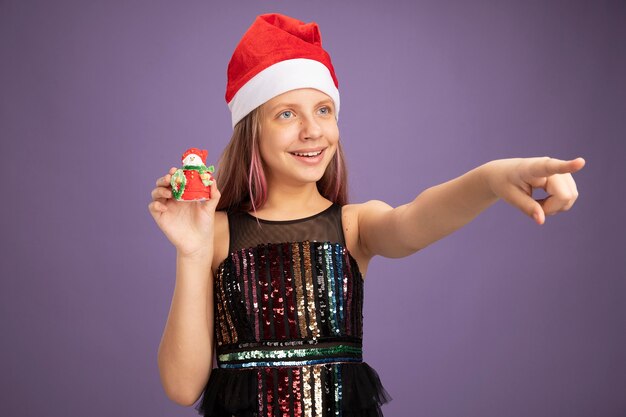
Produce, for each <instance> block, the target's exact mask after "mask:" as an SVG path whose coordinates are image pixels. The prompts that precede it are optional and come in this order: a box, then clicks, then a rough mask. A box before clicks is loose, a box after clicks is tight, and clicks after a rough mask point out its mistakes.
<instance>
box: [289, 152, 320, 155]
mask: <svg viewBox="0 0 626 417" xmlns="http://www.w3.org/2000/svg"><path fill="white" fill-rule="evenodd" d="M321 153H322V151H317V152H306V153H299V152H294V153H293V154H294V155H297V156H317V155H319V154H321Z"/></svg>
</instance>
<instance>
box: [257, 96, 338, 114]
mask: <svg viewBox="0 0 626 417" xmlns="http://www.w3.org/2000/svg"><path fill="white" fill-rule="evenodd" d="M321 104H330V105H332V107H333V110H334V109H335V106H334V103H333V100H332V99H330V98H325V99H324V100H321V101H318V102H317V104H315V106H313V107H317V106H319V105H321ZM279 107H295V108H300V107H301V106H300V105H298V104H297V103H289V102H279V103H278V104H276V105H275V106H272V107H271V108H270V109H269V112H270V113H274V111H276V109H277V108H279Z"/></svg>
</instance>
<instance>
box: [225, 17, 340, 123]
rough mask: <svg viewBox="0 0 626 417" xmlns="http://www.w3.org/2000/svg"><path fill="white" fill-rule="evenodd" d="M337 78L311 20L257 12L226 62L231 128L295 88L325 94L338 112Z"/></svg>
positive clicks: (336, 112)
mask: <svg viewBox="0 0 626 417" xmlns="http://www.w3.org/2000/svg"><path fill="white" fill-rule="evenodd" d="M338 86H339V83H338V82H337V77H336V76H335V70H334V68H333V65H332V63H331V61H330V55H328V53H327V52H326V51H325V50H324V49H322V38H321V34H320V31H319V28H318V26H317V24H316V23H313V22H312V23H304V22H301V21H300V20H297V19H294V18H292V17H289V16H285V15H281V14H264V15H261V16H258V17H257V18H256V20H255V21H254V23H252V26H250V28H249V29H248V31H247V32H246V33H245V34H244V35H243V37H242V38H241V41H239V44H238V45H237V47H236V48H235V52H234V53H233V56H232V58H231V60H230V62H229V63H228V85H227V86H226V102H227V103H228V107H229V108H230V111H231V115H232V124H233V127H235V125H236V124H237V123H238V122H239V121H240V120H241V119H243V118H244V117H245V116H246V115H247V114H248V113H250V112H251V111H252V110H254V109H255V108H257V107H258V106H260V105H261V104H263V103H265V102H266V101H268V100H270V99H272V98H274V97H276V96H277V95H279V94H282V93H286V92H287V91H290V90H295V89H298V88H315V89H317V90H319V91H322V92H323V93H326V94H327V95H328V96H330V98H332V100H333V101H334V103H335V117H337V114H339V90H338V89H337V88H338Z"/></svg>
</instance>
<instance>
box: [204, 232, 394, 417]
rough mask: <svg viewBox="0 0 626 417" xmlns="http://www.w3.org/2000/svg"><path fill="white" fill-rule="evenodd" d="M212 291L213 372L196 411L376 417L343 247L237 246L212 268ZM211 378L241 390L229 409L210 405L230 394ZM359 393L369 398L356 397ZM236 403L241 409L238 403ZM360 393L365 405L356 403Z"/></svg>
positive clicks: (353, 271) (357, 297)
mask: <svg viewBox="0 0 626 417" xmlns="http://www.w3.org/2000/svg"><path fill="white" fill-rule="evenodd" d="M339 232H341V229H339ZM214 285H215V288H214V296H215V300H214V301H215V326H214V328H215V335H216V353H217V365H218V368H217V369H214V370H213V373H215V374H216V375H211V380H210V381H209V384H208V386H207V388H206V393H205V396H207V398H205V400H204V405H203V407H204V408H203V410H208V409H213V410H219V412H214V414H210V413H209V412H208V411H207V414H205V415H216V416H218V415H219V416H222V415H223V416H231V415H236V416H239V415H241V416H256V417H274V416H282V417H313V416H315V417H325V416H342V415H344V413H345V415H350V416H360V415H368V416H370V415H372V416H374V415H376V416H382V413H380V411H379V409H378V405H379V404H381V403H383V402H384V400H380V398H379V397H378V396H379V391H381V390H382V391H384V389H382V386H380V381H378V377H377V376H375V377H374V376H373V375H375V372H374V371H373V370H371V368H369V366H367V365H366V364H365V363H364V362H363V357H362V331H363V328H362V323H363V316H362V302H363V280H362V276H361V273H360V272H359V268H358V265H357V263H356V261H355V259H354V258H353V257H352V256H351V254H350V253H349V251H348V250H347V249H346V248H345V246H344V244H343V242H342V243H337V242H330V241H309V240H305V241H301V242H283V243H262V244H258V245H256V246H253V247H248V248H244V249H237V250H234V251H232V252H231V253H230V255H229V256H228V257H227V258H226V259H225V260H224V262H222V264H221V265H220V266H219V267H218V269H217V274H216V276H215V278H214ZM346 367H348V368H346ZM368 372H370V373H368ZM238 374H240V375H244V374H245V375H246V377H245V378H249V380H247V381H248V382H244V381H243V379H244V377H243V376H242V377H241V380H239V378H237V375H238ZM225 375H228V376H225ZM357 376H358V377H360V378H361V380H359V381H356V380H355V379H357ZM214 377H215V378H214ZM218 378H223V379H219V381H220V382H219V383H220V384H222V385H229V386H231V387H232V389H233V390H236V391H240V390H243V392H244V393H245V394H240V393H238V394H237V397H238V398H237V399H236V400H233V401H232V404H230V405H224V406H223V407H222V405H219V407H218V406H214V405H213V403H212V402H218V401H220V398H224V397H229V396H230V395H231V393H230V392H228V391H227V388H223V387H216V386H215V385H216V384H218ZM374 380H375V382H376V383H374V382H373V381H374ZM346 384H348V385H346ZM367 384H369V385H370V386H369V387H368V386H366V385H367ZM377 384H378V385H377ZM242 387H244V388H242ZM361 387H363V389H366V390H369V392H370V393H371V394H370V395H369V396H367V395H366V396H362V395H360V396H359V395H356V392H357V391H358V392H361V393H362V392H363V391H361ZM252 391H254V392H252ZM344 391H345V392H344ZM216 392H217V393H216ZM251 392H252V393H251ZM211 393H212V394H211ZM252 396H253V397H252ZM347 396H350V397H351V398H352V400H351V401H352V403H353V404H356V405H354V407H355V408H362V409H363V410H365V409H366V408H368V407H369V408H371V409H375V410H378V411H377V414H365V413H364V414H359V412H354V411H345V410H346V404H345V403H344V400H345V398H346V397H347ZM244 397H245V398H248V399H249V400H248V401H247V402H246V401H243V400H242V401H243V402H245V403H246V404H248V405H246V407H248V409H246V410H243V409H242V408H241V407H239V404H238V403H237V402H238V401H240V400H241V399H242V398H244ZM361 397H363V398H365V399H366V400H368V401H369V402H368V403H361V402H359V401H362V400H361ZM380 397H381V398H382V397H384V395H383V394H380ZM374 403H376V404H374Z"/></svg>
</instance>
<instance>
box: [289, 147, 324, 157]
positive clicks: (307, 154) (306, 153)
mask: <svg viewBox="0 0 626 417" xmlns="http://www.w3.org/2000/svg"><path fill="white" fill-rule="evenodd" d="M322 152H324V150H323V149H322V150H321V151H317V152H289V153H290V154H292V155H295V156H300V157H304V158H315V157H316V156H318V155H320V154H321V153H322Z"/></svg>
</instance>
